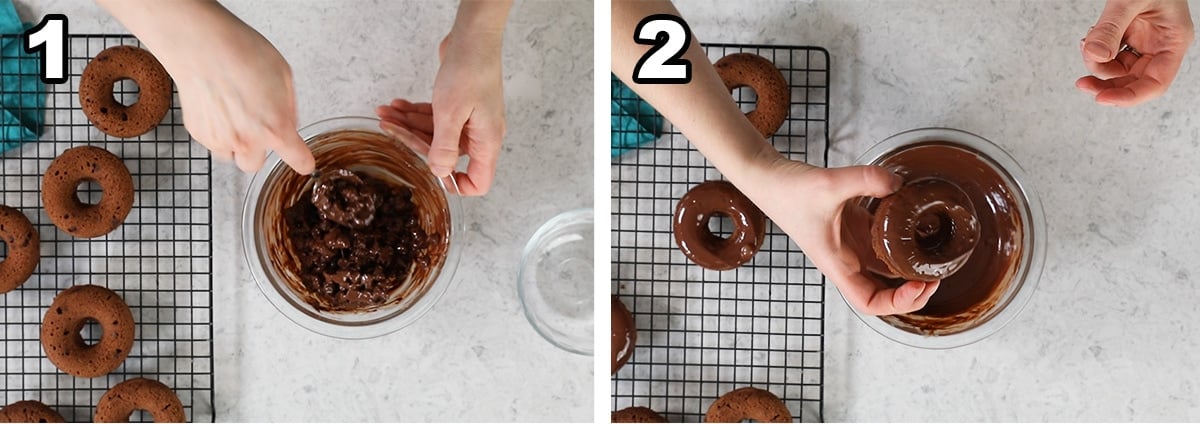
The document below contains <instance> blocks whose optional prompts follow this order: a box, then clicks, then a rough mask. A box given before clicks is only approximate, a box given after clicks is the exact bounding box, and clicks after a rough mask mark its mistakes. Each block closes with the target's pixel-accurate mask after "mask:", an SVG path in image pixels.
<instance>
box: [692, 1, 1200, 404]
mask: <svg viewBox="0 0 1200 424" xmlns="http://www.w3.org/2000/svg"><path fill="white" fill-rule="evenodd" d="M1193 6H1195V5H1193ZM679 7H680V9H681V11H682V13H683V14H684V17H685V18H687V19H688V21H689V22H690V23H691V24H692V29H693V31H694V34H695V35H696V36H697V37H698V38H699V39H700V40H701V41H710V42H738V43H769V44H808V45H817V46H823V47H826V48H828V49H829V51H830V54H831V56H832V84H833V87H832V88H831V92H830V97H831V101H832V106H831V114H832V116H831V128H832V129H831V135H832V150H831V154H830V162H831V163H832V164H834V165H845V164H849V163H851V162H853V161H854V159H855V158H856V157H857V156H858V155H859V154H861V153H862V152H863V151H865V149H866V148H868V147H870V146H871V145H872V144H874V143H875V142H877V141H879V140H882V139H884V138H886V137H888V136H890V135H892V134H895V133H897V132H900V131H903V130H907V129H911V128H918V127H925V126H948V127H954V128H960V129H965V130H968V131H971V132H975V133H977V134H979V135H982V136H983V137H985V138H988V139H990V140H992V141H993V142H995V143H997V144H999V145H1000V146H1001V147H1003V148H1004V149H1006V150H1007V151H1009V152H1010V153H1011V154H1012V156H1014V157H1015V158H1016V160H1017V161H1018V162H1019V163H1021V164H1022V166H1023V167H1024V168H1025V170H1026V171H1027V173H1028V174H1029V176H1030V177H1031V180H1032V183H1033V184H1034V185H1035V187H1036V189H1037V191H1038V192H1039V193H1041V198H1042V201H1043V203H1044V206H1045V212H1046V219H1047V222H1048V229H1049V234H1048V250H1047V255H1046V266H1045V272H1044V273H1043V277H1042V279H1041V283H1040V285H1039V287H1038V290H1037V293H1036V295H1035V296H1034V298H1033V300H1032V301H1031V302H1030V304H1029V305H1028V307H1027V308H1026V309H1025V311H1024V313H1022V314H1021V316H1019V317H1018V318H1017V319H1016V320H1014V321H1013V322H1012V323H1011V324H1010V325H1009V326H1008V327H1007V328H1005V329H1004V330H1002V331H1001V332H1000V333H998V334H996V335H995V336H993V337H991V338H989V339H986V340H984V341H982V342H979V343H977V344H974V345H971V346H967V347H963V348H959V349H955V350H949V351H922V350H917V349H913V348H908V347H905V346H902V345H899V344H897V343H893V342H891V341H889V340H887V339H884V338H883V337H881V336H879V335H877V334H875V333H874V332H873V331H872V330H871V329H869V328H868V327H866V325H864V324H863V323H862V322H861V321H859V319H858V318H856V317H855V316H854V315H853V313H852V312H851V311H850V309H849V308H848V307H847V306H846V305H845V303H844V302H843V301H842V300H841V297H840V296H839V295H837V294H836V293H835V292H834V291H833V290H834V289H833V288H832V287H830V288H829V289H828V290H829V293H828V295H827V297H826V299H828V302H829V305H828V309H827V311H828V315H827V320H828V321H827V323H826V325H825V329H826V342H827V346H828V352H827V354H826V356H825V358H826V374H825V384H826V387H825V398H826V402H825V419H826V420H830V421H846V420H849V421H859V420H866V421H930V420H934V421H979V420H983V421H992V420H1001V421H1042V420H1051V421H1064V420H1066V421H1075V420H1083V421H1129V420H1135V421H1156V420H1185V421H1194V420H1197V419H1200V374H1197V373H1196V372H1195V370H1194V365H1195V364H1196V363H1197V361H1198V360H1200V336H1198V334H1200V306H1197V305H1200V290H1198V289H1197V279H1198V278H1200V261H1197V260H1196V259H1197V258H1200V243H1196V242H1195V240H1196V238H1197V236H1198V235H1200V215H1198V214H1196V213H1195V210H1196V209H1197V208H1200V174H1198V173H1197V172H1196V171H1195V170H1196V166H1197V163H1200V121H1197V120H1196V119H1195V118H1194V116H1195V110H1196V106H1195V105H1196V100H1195V99H1196V98H1198V97H1200V67H1197V66H1196V65H1197V62H1198V61H1200V49H1196V48H1195V47H1193V49H1192V51H1191V52H1190V54H1189V56H1188V58H1187V60H1186V61H1185V63H1184V65H1183V68H1182V70H1181V71H1180V76H1179V79H1178V80H1177V81H1176V82H1175V84H1174V85H1173V86H1172V88H1171V90H1170V91H1169V92H1168V93H1167V95H1166V96H1165V97H1163V98H1160V99H1158V100H1155V101H1152V102H1150V103H1148V104H1145V105H1142V106H1140V107H1137V108H1134V109H1129V110H1123V109H1113V108H1108V107H1101V106H1097V105H1095V104H1094V103H1093V102H1092V99H1091V98H1090V97H1089V96H1087V95H1085V94H1082V93H1080V92H1078V91H1077V90H1076V89H1075V87H1074V81H1075V79H1076V78H1078V77H1079V76H1082V75H1084V73H1085V72H1086V69H1085V68H1084V66H1083V64H1082V61H1081V59H1080V54H1079V50H1078V47H1079V39H1080V38H1081V37H1083V35H1084V34H1085V32H1086V31H1087V29H1088V27H1089V26H1091V25H1092V24H1094V23H1095V20H1096V18H1097V17H1098V16H1099V14H1100V11H1101V9H1102V7H1103V2H1102V1H1071V2H1066V1H1040V0H1038V1H991V2H985V1H957V0H936V1H921V2H910V1H905V2H900V1H870V2H868V1H823V0H821V1H761V2H757V3H755V4H754V5H748V6H742V5H739V6H738V7H731V6H730V5H729V4H728V3H727V2H717V1H688V2H680V5H679ZM1196 12H1197V11H1196V10H1195V9H1194V10H1193V15H1195V16H1194V17H1193V19H1196V18H1197V17H1200V14H1197V13H1196Z"/></svg>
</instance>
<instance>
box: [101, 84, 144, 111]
mask: <svg viewBox="0 0 1200 424" xmlns="http://www.w3.org/2000/svg"><path fill="white" fill-rule="evenodd" d="M112 92H113V100H116V101H117V103H120V104H121V105H122V106H125V107H129V106H132V105H133V104H134V103H137V101H138V96H139V93H140V92H141V87H139V86H138V83H137V81H134V80H131V79H129V78H122V79H119V80H117V81H116V82H113V90H112ZM101 112H104V111H103V110H102V111H101Z"/></svg>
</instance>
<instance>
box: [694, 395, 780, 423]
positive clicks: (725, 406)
mask: <svg viewBox="0 0 1200 424" xmlns="http://www.w3.org/2000/svg"><path fill="white" fill-rule="evenodd" d="M747 419H749V420H754V421H758V422H760V423H786V422H791V421H792V413H791V412H789V411H788V409H787V405H784V404H783V401H782V400H779V397H777V396H775V395H774V394H773V393H771V392H768V391H766V390H762V389H756V388H754V387H743V388H740V389H737V390H734V391H732V392H729V393H726V394H725V396H721V397H720V398H719V399H717V401H716V402H713V404H712V406H709V407H708V413H707V414H705V416H704V421H706V422H710V423H740V422H742V420H747Z"/></svg>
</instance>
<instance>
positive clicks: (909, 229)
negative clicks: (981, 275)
mask: <svg viewBox="0 0 1200 424" xmlns="http://www.w3.org/2000/svg"><path fill="white" fill-rule="evenodd" d="M979 232H980V230H979V219H978V217H977V215H976V212H975V207H974V205H973V204H972V203H971V200H970V198H968V197H967V195H966V193H964V192H963V191H962V189H960V188H959V187H958V186H956V185H954V184H953V183H950V182H948V181H945V180H940V179H935V178H926V179H921V180H917V181H911V182H909V183H907V184H905V185H904V186H903V187H901V188H900V190H898V191H896V192H895V193H893V194H892V195H890V196H888V197H885V198H883V199H882V200H881V201H880V203H879V208H878V209H876V211H875V217H874V220H873V222H872V224H871V239H872V245H871V246H872V248H873V250H874V251H875V255H876V256H878V257H879V259H880V260H881V261H883V263H884V264H886V265H887V266H888V269H889V270H890V271H891V272H892V273H894V274H896V275H898V276H899V277H900V278H903V279H905V280H909V281H938V280H941V279H943V278H946V277H948V276H950V275H952V274H954V273H955V272H956V271H958V270H959V269H961V268H962V266H963V265H964V264H966V263H967V259H969V258H970V257H971V253H973V252H974V251H975V245H976V244H978V243H979Z"/></svg>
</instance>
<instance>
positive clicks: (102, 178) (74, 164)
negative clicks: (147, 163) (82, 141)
mask: <svg viewBox="0 0 1200 424" xmlns="http://www.w3.org/2000/svg"><path fill="white" fill-rule="evenodd" d="M84 181H95V182H96V183H97V184H98V185H99V186H100V188H101V189H103V190H104V195H103V197H102V198H101V199H100V203H98V204H95V205H87V204H84V203H83V202H81V201H79V196H78V194H77V193H76V192H77V191H78V188H79V184H80V183H83V182H84ZM133 195H134V193H133V177H132V176H130V175H129V168H126V167H125V163H124V162H121V158H118V157H117V156H116V155H114V154H112V153H109V151H107V150H104V149H101V148H99V147H92V146H80V147H73V148H70V149H67V150H66V151H65V152H63V153H62V154H61V155H59V156H58V157H57V158H55V159H54V161H53V162H50V167H49V168H46V174H45V175H43V177H42V204H43V205H44V206H45V207H46V215H49V216H50V221H52V222H54V226H56V227H58V229H60V230H63V231H65V232H66V233H68V234H71V235H73V236H75V237H83V238H92V237H99V236H102V235H105V234H108V233H109V232H110V231H112V230H114V229H116V228H117V227H119V226H121V223H122V222H124V221H125V217H126V216H128V215H129V211H130V210H132V209H133Z"/></svg>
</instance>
